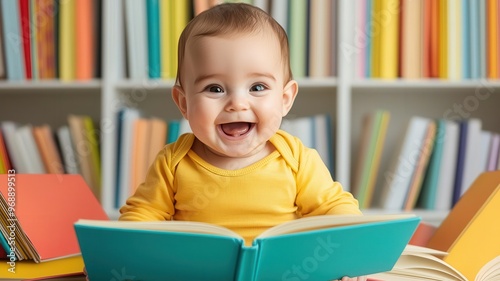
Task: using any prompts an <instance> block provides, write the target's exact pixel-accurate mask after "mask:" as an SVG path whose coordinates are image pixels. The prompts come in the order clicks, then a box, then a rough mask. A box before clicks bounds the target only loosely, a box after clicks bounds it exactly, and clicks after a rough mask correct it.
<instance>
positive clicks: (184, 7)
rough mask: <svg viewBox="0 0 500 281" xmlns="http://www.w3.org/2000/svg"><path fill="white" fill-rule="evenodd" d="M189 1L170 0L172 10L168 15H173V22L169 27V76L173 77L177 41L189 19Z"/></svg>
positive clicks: (175, 64) (175, 71)
mask: <svg viewBox="0 0 500 281" xmlns="http://www.w3.org/2000/svg"><path fill="white" fill-rule="evenodd" d="M189 2H190V1H175V0H174V1H172V12H171V13H170V16H171V17H173V22H172V25H171V29H170V32H171V33H170V35H171V38H170V40H171V41H170V43H171V44H172V48H170V51H171V54H170V73H171V74H170V75H171V76H170V78H174V77H175V73H177V48H178V45H177V42H179V38H180V37H181V33H182V31H183V30H184V27H186V25H187V23H188V21H189V20H190V16H189V11H190V9H191V4H189Z"/></svg>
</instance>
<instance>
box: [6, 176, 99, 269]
mask: <svg viewBox="0 0 500 281" xmlns="http://www.w3.org/2000/svg"><path fill="white" fill-rule="evenodd" d="M9 185H10V186H9ZM0 195H1V196H0V204H1V205H2V209H1V210H3V211H2V212H3V214H2V216H3V217H4V220H3V221H2V224H3V223H6V224H7V225H4V226H2V227H4V228H6V230H7V231H8V233H9V232H10V231H11V230H14V231H15V237H16V244H15V245H16V247H17V248H18V249H19V248H20V249H19V250H20V251H21V252H24V253H27V252H28V249H27V248H26V247H24V246H23V245H29V247H30V248H31V249H33V250H34V253H33V254H29V255H26V257H25V259H33V260H35V262H40V261H48V260H54V259H59V258H63V257H70V256H75V255H79V254H80V247H79V244H78V240H77V237H76V233H75V230H74V223H75V222H76V221H77V220H79V219H97V220H108V216H107V215H106V213H105V212H104V210H103V208H102V207H101V205H100V204H99V202H98V201H97V199H96V197H95V196H94V194H93V193H92V190H91V189H90V188H89V187H88V186H87V184H86V183H85V181H84V180H83V178H82V177H81V176H80V175H68V174H66V175H60V174H59V175H56V174H14V175H9V174H3V175H0ZM8 202H10V205H9V203H8ZM12 202H14V203H12ZM12 204H13V205H12ZM9 206H10V207H13V209H11V210H9ZM13 224H15V227H12V228H8V227H7V226H11V225H13ZM9 235H10V234H9ZM16 250H17V249H16ZM16 253H17V252H16ZM18 258H19V257H18Z"/></svg>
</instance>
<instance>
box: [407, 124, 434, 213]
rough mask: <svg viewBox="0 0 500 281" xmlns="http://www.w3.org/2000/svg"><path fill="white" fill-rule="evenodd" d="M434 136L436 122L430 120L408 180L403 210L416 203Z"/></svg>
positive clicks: (408, 209) (410, 208) (412, 206)
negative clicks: (415, 164) (413, 169)
mask: <svg viewBox="0 0 500 281" xmlns="http://www.w3.org/2000/svg"><path fill="white" fill-rule="evenodd" d="M435 136H436V122H431V123H430V124H429V126H428V127H427V132H426V134H425V138H424V141H423V143H422V147H420V149H419V156H418V159H417V166H416V167H415V171H414V173H413V175H412V179H411V182H410V188H409V189H408V194H407V196H406V200H405V203H404V206H403V209H404V210H405V211H411V210H413V208H414V207H415V205H416V203H417V198H418V195H419V194H420V190H421V188H422V181H423V179H424V175H425V171H426V169H427V165H428V164H429V159H430V157H431V154H432V149H433V147H434V139H435Z"/></svg>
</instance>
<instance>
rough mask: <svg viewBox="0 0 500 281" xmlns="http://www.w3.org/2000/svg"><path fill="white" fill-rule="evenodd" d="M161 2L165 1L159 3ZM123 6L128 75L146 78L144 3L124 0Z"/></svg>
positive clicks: (146, 57)
mask: <svg viewBox="0 0 500 281" xmlns="http://www.w3.org/2000/svg"><path fill="white" fill-rule="evenodd" d="M163 2H165V1H162V2H161V3H160V4H163ZM124 7H125V28H126V34H127V36H126V39H127V62H128V76H129V78H131V79H146V78H148V71H147V69H148V48H147V44H148V41H147V36H148V33H147V28H146V5H144V3H143V2H142V1H134V0H126V1H125V2H124ZM163 27H164V25H163V24H162V28H163Z"/></svg>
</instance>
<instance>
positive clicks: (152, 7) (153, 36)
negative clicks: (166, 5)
mask: <svg viewBox="0 0 500 281" xmlns="http://www.w3.org/2000/svg"><path fill="white" fill-rule="evenodd" d="M159 5H160V4H159V0H146V18H147V30H148V36H147V38H148V65H149V67H148V70H149V78H160V77H161V52H160V6H159Z"/></svg>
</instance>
